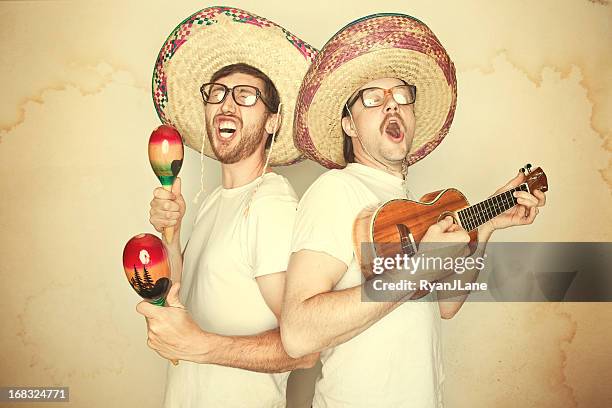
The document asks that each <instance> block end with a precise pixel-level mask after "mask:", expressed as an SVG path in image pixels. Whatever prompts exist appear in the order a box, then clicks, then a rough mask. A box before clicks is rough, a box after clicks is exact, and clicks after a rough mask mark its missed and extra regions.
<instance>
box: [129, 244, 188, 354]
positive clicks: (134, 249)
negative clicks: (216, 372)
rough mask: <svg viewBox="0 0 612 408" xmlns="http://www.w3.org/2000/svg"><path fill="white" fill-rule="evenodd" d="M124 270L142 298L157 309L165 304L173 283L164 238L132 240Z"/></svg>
mask: <svg viewBox="0 0 612 408" xmlns="http://www.w3.org/2000/svg"><path fill="white" fill-rule="evenodd" d="M123 270H124V271H125V277H126V278H127V280H128V282H130V285H132V288H134V290H135V291H136V293H138V295H140V297H142V298H143V299H144V300H146V301H147V302H149V303H152V304H154V305H157V306H164V305H165V303H166V295H167V294H168V291H169V290H170V286H171V284H172V282H171V281H170V278H171V275H170V263H169V260H168V252H167V251H166V248H165V247H164V244H163V243H162V241H161V239H159V238H157V237H156V236H155V235H153V234H138V235H136V236H134V237H132V238H131V239H130V240H129V241H128V242H127V244H125V247H124V248H123ZM171 361H172V364H174V365H177V364H178V361H176V360H171Z"/></svg>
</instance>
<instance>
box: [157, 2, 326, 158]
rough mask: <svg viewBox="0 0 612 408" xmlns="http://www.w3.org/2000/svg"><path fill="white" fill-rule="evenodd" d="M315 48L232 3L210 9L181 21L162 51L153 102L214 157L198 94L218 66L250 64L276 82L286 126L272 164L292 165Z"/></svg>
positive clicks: (191, 143)
mask: <svg viewBox="0 0 612 408" xmlns="http://www.w3.org/2000/svg"><path fill="white" fill-rule="evenodd" d="M316 54H317V51H316V50H315V49H314V48H313V47H311V46H310V45H308V44H306V43H305V42H304V41H302V40H300V39H299V38H297V37H296V36H295V35H293V34H291V33H290V32H289V31H287V30H285V29H284V28H282V27H280V26H279V25H277V24H275V23H273V22H271V21H269V20H266V19H265V18H262V17H259V16H256V15H255V14H252V13H249V12H247V11H244V10H240V9H237V8H233V7H209V8H205V9H203V10H200V11H198V12H196V13H194V14H192V15H191V16H189V17H187V18H186V19H185V20H183V21H182V22H181V23H180V24H179V25H178V26H177V27H176V28H175V29H174V30H172V32H171V33H170V35H169V36H168V38H167V39H166V41H165V42H164V45H163V46H162V47H161V50H160V51H159V55H158V56H157V60H156V63H155V68H154V70H153V102H154V104H155V109H156V111H157V115H158V116H159V118H160V120H161V121H162V122H163V123H164V124H169V125H172V126H174V127H175V128H176V129H177V130H178V131H179V133H180V134H181V136H182V138H183V141H184V142H185V144H187V146H189V147H191V148H193V149H195V150H196V151H198V152H200V149H201V148H202V147H203V152H204V154H206V155H207V156H209V157H212V158H216V157H215V155H214V153H213V151H212V149H211V146H210V141H209V140H208V137H207V136H206V126H205V119H204V103H203V101H202V97H201V94H200V87H201V86H202V84H204V83H206V82H208V81H209V80H210V78H211V76H212V74H213V73H215V72H216V71H218V70H219V69H220V68H222V67H225V66H227V65H231V64H236V63H245V64H249V65H251V66H253V67H255V68H257V69H259V70H260V71H262V72H263V73H264V74H266V75H267V76H268V77H269V78H270V79H271V80H272V82H273V83H274V85H275V87H276V89H277V90H278V93H279V96H280V100H281V103H282V108H281V109H282V111H281V113H283V115H282V124H281V127H280V129H279V131H278V133H277V135H276V141H275V143H274V147H273V149H272V152H271V153H270V165H272V166H275V165H277V166H279V165H288V164H292V163H295V162H296V161H299V160H300V159H301V158H302V154H301V153H300V151H299V150H298V149H297V148H296V146H295V145H294V142H293V119H294V115H293V113H294V109H295V103H296V99H297V94H298V91H299V88H300V84H301V83H302V79H303V78H304V75H305V74H306V71H307V70H308V67H309V66H310V64H311V62H312V60H313V58H314V57H315V55H316Z"/></svg>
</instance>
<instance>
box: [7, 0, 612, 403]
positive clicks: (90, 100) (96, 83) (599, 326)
mask: <svg viewBox="0 0 612 408" xmlns="http://www.w3.org/2000/svg"><path fill="white" fill-rule="evenodd" d="M208 5H210V4H208V3H205V2H198V1H180V2H161V1H146V2H145V1H141V2H132V1H130V2H119V1H118V2H85V1H58V2H54V1H40V2H37V1H19V2H17V1H15V2H6V1H4V2H1V3H0V33H1V36H0V42H1V44H2V52H1V53H0V72H1V78H2V79H1V81H2V97H1V98H0V172H1V173H0V174H1V177H0V191H2V199H1V200H0V232H1V233H2V245H1V247H0V248H1V249H0V257H1V259H2V262H0V276H1V278H2V281H3V282H4V289H3V295H2V296H1V297H0V309H1V310H2V334H1V335H0V361H2V363H0V385H4V386H7V385H21V386H25V385H31V386H43V385H58V386H60V385H61V386H69V387H70V389H71V402H72V404H73V406H77V407H88V408H96V407H108V406H114V407H143V406H149V407H158V406H160V398H161V396H162V393H163V383H164V379H165V370H166V363H165V362H164V361H163V360H161V359H160V358H158V356H157V355H156V354H154V353H153V352H151V351H150V350H149V349H148V348H147V346H146V343H145V323H144V320H143V318H142V317H141V316H140V315H138V314H136V312H135V311H134V306H135V305H136V303H137V302H138V300H139V299H138V298H137V296H136V294H135V293H134V292H133V291H132V290H131V289H130V288H129V286H128V284H127V282H126V280H125V277H124V276H123V271H122V267H121V251H122V249H123V245H124V244H125V242H126V241H127V239H128V238H129V237H131V236H132V235H134V234H136V233H139V232H152V227H151V226H150V225H149V224H148V221H147V218H148V214H147V212H148V203H149V201H150V199H151V191H152V189H153V188H154V187H156V186H157V180H156V178H155V177H154V175H153V173H152V171H151V170H150V168H149V164H148V161H147V154H146V143H147V140H148V136H149V134H150V132H151V130H152V129H153V128H154V127H155V126H156V125H157V123H158V120H157V117H156V115H155V112H154V109H153V104H152V102H151V97H150V82H151V72H152V67H153V63H154V60H155V57H156V55H157V52H158V50H159V47H160V46H161V44H162V42H163V41H164V39H165V38H166V35H167V34H168V33H169V32H170V30H171V29H172V28H173V27H174V26H175V25H176V24H177V23H178V22H179V21H181V20H182V19H183V18H184V17H186V16H188V15H189V14H191V13H192V12H194V11H196V10H198V9H200V8H203V7H206V6H208ZM232 5H234V6H236V7H241V8H244V9H246V10H249V11H252V12H254V13H256V14H259V15H262V16H265V17H267V18H269V19H271V20H273V21H275V22H277V23H280V24H281V25H283V26H284V27H286V28H287V29H289V30H290V31H292V32H294V33H295V34H297V35H299V36H301V37H302V38H303V39H304V40H306V41H307V42H309V43H310V44H312V45H313V46H315V47H321V46H322V45H323V44H324V42H325V41H326V39H327V38H329V37H330V36H331V35H332V34H333V33H335V32H336V30H338V29H339V28H340V27H342V26H344V25H345V24H346V23H347V22H349V21H351V20H353V19H355V18H358V17H360V16H363V15H365V14H370V13H374V12H381V11H398V12H404V13H408V14H412V15H414V16H416V17H418V18H420V19H422V20H423V21H425V22H426V23H427V24H429V25H430V27H431V28H432V29H433V30H434V31H435V32H436V33H437V35H438V37H439V38H440V40H441V41H442V43H443V44H444V45H445V46H446V48H447V50H448V52H449V53H450V55H451V56H452V58H453V59H454V61H455V64H456V67H457V76H458V83H459V85H458V86H459V99H458V108H457V114H456V117H455V122H454V124H453V127H452V128H451V132H450V134H449V136H448V137H447V140H446V141H445V142H444V143H443V144H442V145H441V146H440V147H439V148H438V149H437V151H436V152H435V153H433V154H432V155H431V156H429V157H428V158H427V160H424V161H423V162H421V163H419V164H417V165H415V166H414V168H412V169H411V174H410V177H411V183H412V188H413V190H414V192H415V194H417V195H418V194H419V193H425V192H428V191H431V190H434V189H437V188H441V187H446V186H455V187H458V188H460V189H462V190H463V191H465V192H466V193H467V195H468V197H473V198H481V197H483V196H485V195H486V194H489V193H490V192H492V191H493V190H494V189H495V188H496V187H497V186H498V185H501V184H502V183H503V182H505V181H506V180H507V179H509V178H510V177H512V176H513V175H514V174H515V173H516V170H517V169H518V167H520V166H521V165H522V164H524V163H526V162H532V163H534V164H537V165H541V166H542V167H544V168H545V170H546V172H547V174H548V177H549V182H550V185H551V191H550V193H549V194H548V199H549V201H548V205H547V207H546V208H545V209H544V210H543V211H542V213H541V215H540V217H539V219H538V220H537V223H536V224H534V225H533V226H531V227H528V228H523V229H515V230H512V231H502V232H499V233H498V234H497V235H496V237H495V239H496V240H498V241H499V240H520V239H527V240H537V241H551V240H552V241H612V228H611V226H612V206H611V205H610V204H611V192H612V170H611V166H612V165H611V156H610V151H611V150H612V143H611V139H610V136H611V133H612V132H611V129H612V115H610V112H612V52H611V50H612V31H611V28H610V23H611V20H612V19H611V17H612V7H611V6H610V2H609V1H608V0H599V1H594V0H591V1H587V0H563V1H559V0H543V1H538V2H535V1H511V0H507V1H495V2H492V1H488V0H470V1H459V2H457V1H424V0H419V1H417V0H415V1H410V2H408V1H388V2H384V4H383V3H382V2H366V1H354V2H332V1H328V0H309V1H303V2H285V1H256V2H255V1H253V2H249V1H234V2H233V4H232ZM205 171H206V175H207V177H206V186H207V188H208V190H210V189H211V188H212V187H213V186H214V185H216V184H217V183H218V181H219V179H218V177H219V169H218V166H217V165H216V163H214V162H213V161H211V160H206V162H205ZM281 172H282V173H283V174H286V175H287V176H288V177H289V178H290V180H291V181H292V182H293V184H294V186H295V188H296V190H297V191H298V193H299V194H302V193H303V191H304V190H305V188H306V187H307V186H308V185H309V184H310V183H311V182H312V181H313V180H314V179H315V178H316V176H318V175H319V174H320V173H321V172H322V169H321V168H320V167H318V166H317V165H315V164H313V163H308V162H306V163H302V164H300V165H298V166H295V167H293V168H289V169H283V170H281ZM182 177H183V179H184V183H183V185H184V186H185V188H184V192H185V195H186V197H187V198H188V199H190V198H192V197H193V196H194V195H195V193H196V191H197V187H198V177H199V161H198V156H197V155H196V154H195V153H194V152H192V151H188V152H187V155H186V161H185V165H184V167H183V173H182ZM193 214H194V213H193V205H192V206H190V208H189V211H188V213H187V216H186V218H187V219H186V221H185V223H186V227H185V236H188V235H189V232H190V224H191V220H192V219H193ZM185 242H186V239H183V244H184V243H185ZM611 312H612V305H610V304H593V303H590V304H589V303H584V304H551V303H548V304H546V303H532V304H516V303H515V304H510V303H506V304H501V303H500V304H468V305H466V306H465V307H464V310H462V311H461V313H460V314H459V315H458V316H457V317H456V318H455V319H453V320H452V321H449V322H445V323H444V332H445V333H444V345H445V357H446V366H447V381H446V403H447V405H448V407H493V406H495V407H503V408H506V407H508V408H511V407H524V408H527V407H585V408H586V407H588V408H591V407H604V406H612V391H611V390H610V388H609V384H610V383H612V374H611V371H612V356H611V348H610V339H611V335H612V326H611V321H612V320H611V319H610V313H611ZM315 374H316V373H315V372H314V371H312V370H311V371H310V372H306V373H298V375H295V376H294V378H293V380H292V384H291V388H290V395H289V399H290V402H291V403H290V406H291V407H305V406H309V405H308V403H307V400H308V397H309V393H310V388H309V385H308V380H309V379H311V378H312V377H313V375H315ZM407 386H409V384H407ZM41 406H42V405H41ZM54 406H55V405H54Z"/></svg>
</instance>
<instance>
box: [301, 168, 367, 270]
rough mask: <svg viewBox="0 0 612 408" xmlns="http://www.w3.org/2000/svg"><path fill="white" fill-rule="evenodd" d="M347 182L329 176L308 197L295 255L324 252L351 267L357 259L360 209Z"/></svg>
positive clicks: (320, 181) (302, 202) (305, 201)
mask: <svg viewBox="0 0 612 408" xmlns="http://www.w3.org/2000/svg"><path fill="white" fill-rule="evenodd" d="M353 195H354V193H353V192H352V190H351V189H350V187H349V185H348V184H347V183H346V181H344V180H342V179H341V178H339V177H336V176H334V175H333V174H326V175H324V176H322V177H321V178H319V179H318V180H317V181H315V184H313V185H312V186H311V188H310V189H309V190H308V191H307V192H306V194H304V197H303V198H302V200H301V201H300V204H299V206H298V212H297V216H296V221H295V228H294V230H293V239H292V244H291V252H298V251H300V250H302V249H308V250H312V251H318V252H324V253H327V254H328V255H331V256H333V257H334V258H336V259H338V260H340V261H342V262H344V263H345V264H346V265H347V266H348V265H350V263H351V260H352V259H353V253H354V250H353V222H354V220H355V217H356V216H357V214H358V213H359V210H360V209H359V208H358V207H356V206H355V205H354V204H353V203H354V200H353Z"/></svg>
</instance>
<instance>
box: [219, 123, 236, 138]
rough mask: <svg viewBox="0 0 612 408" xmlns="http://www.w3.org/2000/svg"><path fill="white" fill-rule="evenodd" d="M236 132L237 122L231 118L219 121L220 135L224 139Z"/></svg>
mask: <svg viewBox="0 0 612 408" xmlns="http://www.w3.org/2000/svg"><path fill="white" fill-rule="evenodd" d="M235 132H236V124H235V123H234V122H232V121H230V120H222V121H220V122H219V136H221V137H222V138H224V139H228V138H230V137H232V135H233V134H234V133H235Z"/></svg>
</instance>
